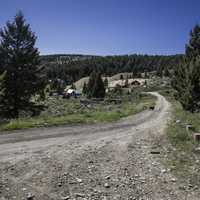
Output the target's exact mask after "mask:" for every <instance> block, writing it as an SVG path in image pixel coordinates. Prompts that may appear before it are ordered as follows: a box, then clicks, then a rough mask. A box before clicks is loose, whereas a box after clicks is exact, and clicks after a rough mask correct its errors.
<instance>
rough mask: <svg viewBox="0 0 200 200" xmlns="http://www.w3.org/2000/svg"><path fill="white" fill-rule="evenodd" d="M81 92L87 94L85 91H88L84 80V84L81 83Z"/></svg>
mask: <svg viewBox="0 0 200 200" xmlns="http://www.w3.org/2000/svg"><path fill="white" fill-rule="evenodd" d="M82 93H83V94H84V95H87V93H88V88H87V84H86V82H84V84H83V90H82Z"/></svg>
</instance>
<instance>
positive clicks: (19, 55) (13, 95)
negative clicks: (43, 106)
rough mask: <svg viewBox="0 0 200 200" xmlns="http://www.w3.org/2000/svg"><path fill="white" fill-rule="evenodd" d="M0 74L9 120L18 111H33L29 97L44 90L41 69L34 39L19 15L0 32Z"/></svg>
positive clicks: (33, 106) (32, 104)
mask: <svg viewBox="0 0 200 200" xmlns="http://www.w3.org/2000/svg"><path fill="white" fill-rule="evenodd" d="M0 41H1V44H0V57H1V63H0V73H2V72H3V71H6V72H7V73H6V80H5V85H6V88H5V98H6V100H7V102H8V105H9V106H8V105H6V106H7V113H6V115H7V116H9V117H18V116H19V112H20V110H31V111H33V110H34V108H36V107H35V104H34V103H33V102H31V101H30V99H31V97H32V96H34V95H35V94H39V93H40V92H41V91H42V90H43V89H44V87H45V78H44V75H43V73H42V72H43V68H42V67H39V64H40V60H39V52H38V49H37V48H35V42H36V36H35V34H34V33H33V32H32V31H31V29H30V25H29V24H27V23H26V21H25V19H24V16H23V14H22V13H21V12H19V13H18V14H17V15H16V16H15V18H14V21H13V22H7V24H6V26H5V27H4V29H1V31H0ZM33 112H34V111H33Z"/></svg>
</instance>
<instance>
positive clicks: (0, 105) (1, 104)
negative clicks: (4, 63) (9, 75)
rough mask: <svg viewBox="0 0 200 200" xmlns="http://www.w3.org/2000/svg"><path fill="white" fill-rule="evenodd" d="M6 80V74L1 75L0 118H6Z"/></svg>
mask: <svg viewBox="0 0 200 200" xmlns="http://www.w3.org/2000/svg"><path fill="white" fill-rule="evenodd" d="M5 78H6V72H4V73H2V74H0V110H1V112H0V116H1V117H4V112H5V107H6V106H5V105H6V99H5Z"/></svg>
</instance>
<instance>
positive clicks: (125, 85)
mask: <svg viewBox="0 0 200 200" xmlns="http://www.w3.org/2000/svg"><path fill="white" fill-rule="evenodd" d="M128 86H129V85H128V78H126V80H125V83H124V87H125V88H128Z"/></svg>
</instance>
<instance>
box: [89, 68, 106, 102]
mask: <svg viewBox="0 0 200 200" xmlns="http://www.w3.org/2000/svg"><path fill="white" fill-rule="evenodd" d="M87 89H88V92H87V95H88V98H104V97H105V87H104V83H103V80H102V78H101V74H100V73H99V72H98V73H96V72H93V73H92V74H91V75H90V79H89V82H88V87H87Z"/></svg>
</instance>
